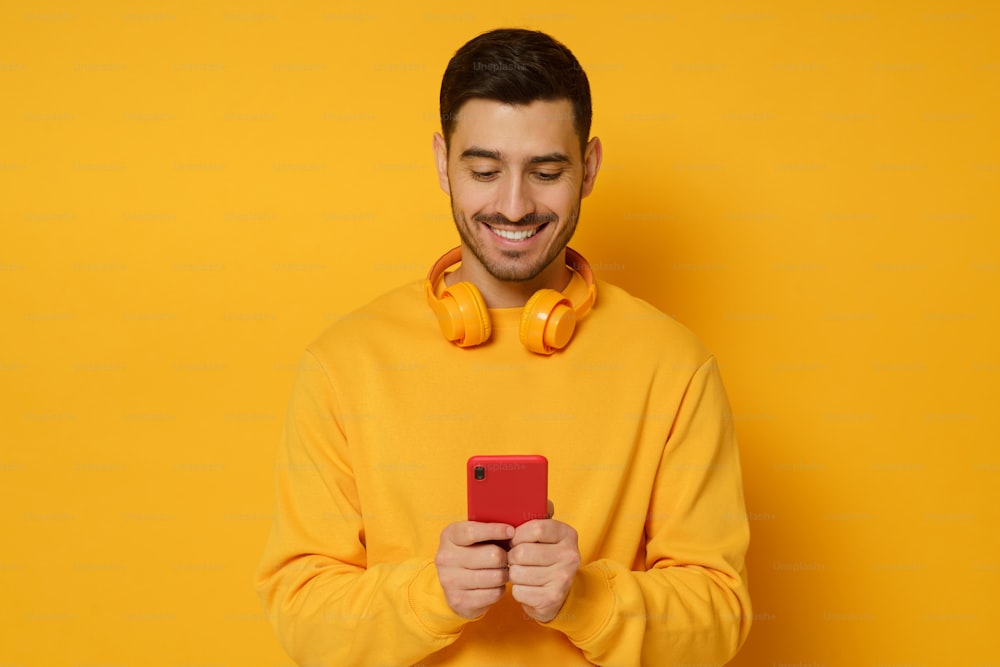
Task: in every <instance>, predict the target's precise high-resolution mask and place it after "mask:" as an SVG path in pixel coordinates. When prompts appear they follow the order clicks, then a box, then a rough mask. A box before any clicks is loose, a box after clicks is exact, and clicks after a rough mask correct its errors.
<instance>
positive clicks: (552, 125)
mask: <svg viewBox="0 0 1000 667" xmlns="http://www.w3.org/2000/svg"><path fill="white" fill-rule="evenodd" d="M449 143H450V149H449V152H451V153H452V154H453V155H461V154H462V152H463V151H464V150H466V149H467V148H470V147H476V148H482V149H486V150H491V151H497V152H499V153H500V154H501V155H503V156H504V157H505V158H510V159H512V160H520V159H522V158H523V159H528V158H530V157H532V156H534V155H545V154H549V153H553V152H560V153H564V154H566V155H569V156H578V155H579V152H580V144H579V140H578V139H577V136H576V127H575V125H574V122H573V105H572V104H571V103H570V101H569V100H555V101H543V100H535V101H534V102H532V103H530V104H519V105H510V104H504V103H503V102H498V101H496V100H486V99H479V98H475V99H471V100H469V101H468V102H466V103H465V104H463V105H462V107H461V108H460V109H459V112H458V117H457V119H456V122H455V128H454V131H453V132H452V135H451V139H450V141H449Z"/></svg>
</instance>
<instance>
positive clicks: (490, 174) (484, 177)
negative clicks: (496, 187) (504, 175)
mask: <svg viewBox="0 0 1000 667" xmlns="http://www.w3.org/2000/svg"><path fill="white" fill-rule="evenodd" d="M498 173H499V172H496V171H473V172H472V178H474V179H476V180H477V181H492V180H493V179H494V178H495V177H496V175H497V174H498Z"/></svg>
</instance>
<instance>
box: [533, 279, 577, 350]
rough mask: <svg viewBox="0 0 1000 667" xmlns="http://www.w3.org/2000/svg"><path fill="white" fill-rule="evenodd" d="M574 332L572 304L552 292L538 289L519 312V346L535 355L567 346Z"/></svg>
mask: <svg viewBox="0 0 1000 667" xmlns="http://www.w3.org/2000/svg"><path fill="white" fill-rule="evenodd" d="M574 329H576V312H575V311H574V310H573V304H572V302H570V300H569V299H568V298H566V296H565V295H564V294H563V293H562V292H558V291H556V290H554V289H542V290H538V291H537V292H535V293H534V294H533V295H532V296H531V298H530V299H528V302H527V303H526V304H524V310H522V311H521V326H520V329H519V332H520V336H521V343H522V344H523V345H524V346H525V347H526V348H528V349H529V350H531V351H532V352H535V353H537V354H552V353H553V352H555V351H556V350H561V349H562V348H564V347H566V345H568V344H569V340H570V338H572V337H573V331H574Z"/></svg>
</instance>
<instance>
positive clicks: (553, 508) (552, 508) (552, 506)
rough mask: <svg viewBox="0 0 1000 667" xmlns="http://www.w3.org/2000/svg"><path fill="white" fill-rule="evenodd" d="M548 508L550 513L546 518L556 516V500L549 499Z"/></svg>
mask: <svg viewBox="0 0 1000 667" xmlns="http://www.w3.org/2000/svg"><path fill="white" fill-rule="evenodd" d="M548 508H549V514H548V516H546V517H545V518H546V519H551V518H552V517H554V516H555V515H556V504H555V503H554V502H552V501H551V500H549V501H548Z"/></svg>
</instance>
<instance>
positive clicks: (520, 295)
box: [445, 250, 573, 308]
mask: <svg viewBox="0 0 1000 667" xmlns="http://www.w3.org/2000/svg"><path fill="white" fill-rule="evenodd" d="M463 254H464V253H463ZM572 277H573V272H572V271H571V270H570V269H569V267H567V266H566V251H565V250H563V251H562V252H561V253H559V254H558V255H557V256H556V258H555V259H554V260H552V262H551V263H550V264H549V265H548V266H547V267H545V269H544V270H542V272H541V273H539V274H538V275H537V276H535V277H534V278H532V279H531V280H523V281H522V280H518V281H513V280H498V279H497V278H495V277H494V276H493V275H492V274H491V273H489V272H488V271H487V270H486V269H485V268H484V267H483V266H481V265H480V264H479V263H478V262H464V261H463V262H462V265H461V266H460V267H458V268H457V269H456V270H455V271H453V272H452V273H450V274H449V275H447V276H446V277H445V282H446V283H447V284H448V285H453V284H455V283H457V282H462V281H466V280H467V281H469V282H471V283H472V284H473V285H475V286H476V288H477V289H478V290H479V292H480V293H481V294H482V295H483V300H484V301H485V302H486V307H487V308H520V307H522V306H524V304H526V303H527V302H528V299H530V298H531V297H532V295H533V294H534V293H535V292H537V291H538V290H541V289H554V290H556V291H559V292H561V291H563V290H564V289H566V286H567V285H569V282H570V280H571V279H572Z"/></svg>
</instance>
